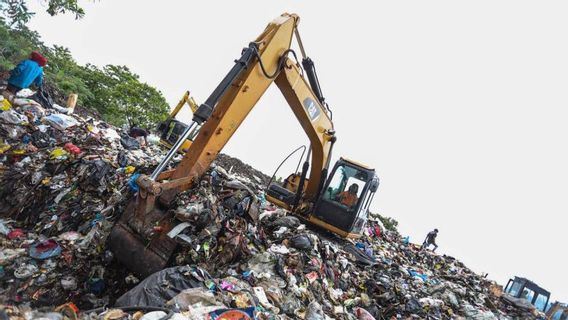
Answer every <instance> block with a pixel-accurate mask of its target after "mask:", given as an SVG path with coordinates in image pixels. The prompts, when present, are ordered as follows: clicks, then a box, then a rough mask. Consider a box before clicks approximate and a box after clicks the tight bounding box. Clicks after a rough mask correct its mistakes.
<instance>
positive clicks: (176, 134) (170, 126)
mask: <svg viewBox="0 0 568 320" xmlns="http://www.w3.org/2000/svg"><path fill="white" fill-rule="evenodd" d="M186 105H187V106H189V107H190V109H191V111H192V112H195V111H196V110H197V108H198V105H197V103H196V102H195V100H194V99H193V97H191V96H190V95H189V91H186V92H185V94H184V95H183V97H182V98H181V100H180V101H179V102H178V104H177V105H176V107H175V108H174V109H173V110H172V112H171V113H170V116H169V117H168V118H167V119H166V121H164V122H162V123H160V125H159V126H158V132H159V133H160V143H161V144H162V145H163V146H165V147H166V148H171V147H172V146H173V145H175V144H176V142H177V141H178V140H179V138H180V136H181V135H183V133H184V132H185V130H186V129H187V128H188V127H189V125H187V124H186V123H184V122H182V121H180V120H178V119H176V116H177V115H178V113H179V112H180V111H181V110H182V108H183V107H185V106H186ZM198 132H199V128H196V129H194V130H193V132H192V133H191V134H190V135H189V137H188V138H187V139H186V140H185V141H184V143H183V144H182V146H181V147H180V148H179V151H180V152H182V153H184V152H186V151H187V150H189V147H191V144H192V143H193V140H194V139H195V136H197V133H198Z"/></svg>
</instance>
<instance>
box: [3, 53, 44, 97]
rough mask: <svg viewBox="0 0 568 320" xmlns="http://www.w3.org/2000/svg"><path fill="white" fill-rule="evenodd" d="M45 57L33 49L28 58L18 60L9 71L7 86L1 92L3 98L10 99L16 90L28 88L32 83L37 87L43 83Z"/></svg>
mask: <svg viewBox="0 0 568 320" xmlns="http://www.w3.org/2000/svg"><path fill="white" fill-rule="evenodd" d="M46 65H47V59H46V58H45V57H44V56H42V55H41V54H40V53H39V52H37V51H33V52H32V53H31V55H30V59H26V60H24V61H22V62H20V63H19V64H18V65H17V66H16V67H15V68H14V69H13V70H12V72H11V73H10V78H8V86H7V87H6V91H4V92H3V95H4V98H6V99H8V100H9V101H12V100H13V98H14V96H15V95H16V94H17V93H18V91H20V90H22V89H26V88H29V87H30V86H31V85H32V84H33V85H35V86H36V87H37V88H41V86H42V85H43V67H45V66H46Z"/></svg>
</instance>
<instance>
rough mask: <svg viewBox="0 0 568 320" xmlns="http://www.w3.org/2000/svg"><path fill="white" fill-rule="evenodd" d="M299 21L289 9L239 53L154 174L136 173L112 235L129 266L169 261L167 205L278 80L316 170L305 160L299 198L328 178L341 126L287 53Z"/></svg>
mask: <svg viewBox="0 0 568 320" xmlns="http://www.w3.org/2000/svg"><path fill="white" fill-rule="evenodd" d="M298 21H299V17H298V16H296V15H294V14H283V15H282V16H280V17H278V18H277V19H275V20H274V21H272V22H271V23H270V24H269V25H268V27H267V28H266V29H265V30H264V32H263V33H262V34H261V35H260V36H259V37H258V38H257V39H256V40H255V41H254V42H252V43H250V44H249V46H248V47H247V48H245V49H243V52H242V56H241V57H240V59H238V60H236V61H235V65H234V66H233V68H232V69H231V70H230V71H229V73H228V74H227V75H226V76H225V78H224V79H223V80H222V81H221V83H220V84H219V85H218V86H217V88H216V89H215V90H214V91H213V93H212V94H211V96H210V97H209V98H208V99H207V100H206V101H205V102H204V103H203V104H202V105H200V106H199V108H198V109H197V110H196V111H195V113H194V116H193V122H192V123H191V124H190V125H189V126H188V128H187V129H186V131H185V132H184V134H183V135H181V136H180V138H179V140H178V143H176V145H174V146H173V148H171V150H170V151H169V153H168V154H167V155H166V157H165V158H164V159H163V161H162V162H161V163H160V164H159V165H158V167H157V168H156V169H155V171H154V172H153V174H152V175H151V176H145V175H141V176H140V177H139V178H138V180H137V184H138V186H139V187H140V191H139V193H138V194H137V196H136V198H135V199H133V200H132V201H131V203H130V204H129V205H128V206H127V208H126V210H125V212H124V214H123V215H122V217H121V219H120V221H119V223H117V225H115V227H114V229H113V232H112V233H111V236H110V245H111V249H112V250H113V251H115V253H116V256H117V257H119V259H120V260H121V261H122V262H123V263H124V264H126V265H127V266H128V267H130V269H132V270H134V271H137V272H138V273H140V274H143V275H147V274H150V273H152V272H154V271H157V270H160V269H161V268H162V267H163V266H164V265H165V264H166V262H167V261H168V259H169V256H170V255H171V253H172V252H173V250H174V248H175V243H174V242H173V240H172V239H170V238H168V237H167V232H168V231H169V230H170V229H171V228H172V225H171V223H172V221H171V220H172V219H171V218H169V217H168V215H167V214H166V212H167V209H168V207H169V205H170V204H171V203H172V201H173V200H174V199H175V197H176V195H177V194H178V193H179V192H181V191H184V190H187V189H189V188H191V187H192V186H194V185H195V183H196V182H197V181H198V179H199V177H201V176H202V175H203V174H204V173H205V172H206V170H207V169H208V168H209V167H210V165H211V163H212V162H213V161H214V160H215V159H216V157H217V155H218V154H219V152H220V151H221V150H222V149H223V147H224V146H225V144H226V143H227V142H228V141H229V139H230V138H231V137H232V135H233V134H234V133H235V131H236V130H237V128H238V127H239V126H240V125H241V123H242V122H243V121H244V119H245V118H246V117H247V115H248V114H249V112H250V111H251V110H252V108H253V107H254V106H255V105H256V103H257V102H258V100H259V99H260V98H261V97H262V95H263V94H264V93H265V92H266V90H267V89H268V87H269V86H270V85H271V84H272V83H273V82H276V84H277V86H278V88H279V89H280V91H281V92H282V94H283V95H284V97H285V99H286V101H287V102H288V104H289V105H290V107H291V109H292V111H293V113H294V115H295V116H296V118H297V119H298V121H299V122H300V124H301V126H302V128H303V130H304V131H305V132H306V134H307V136H308V138H309V140H310V145H311V147H310V150H311V151H310V152H309V154H311V171H310V175H309V179H307V178H306V175H307V172H306V171H307V169H308V167H307V163H306V164H305V166H304V172H303V174H302V181H301V183H300V188H299V191H298V193H297V194H298V201H297V202H301V203H312V204H313V202H314V201H316V199H317V198H318V194H319V191H320V189H321V187H322V182H323V181H324V180H325V178H326V173H327V168H328V166H329V158H330V151H331V148H332V145H333V143H334V142H335V131H334V129H333V123H332V121H331V119H330V116H329V115H328V113H327V111H326V109H324V107H323V106H322V103H320V101H321V100H323V99H321V98H320V96H321V93H319V94H318V95H317V96H316V95H315V94H314V92H313V91H312V89H311V88H310V85H309V84H308V82H307V81H306V80H305V79H304V77H303V76H302V69H301V68H300V66H299V65H298V64H297V63H296V62H295V61H294V60H292V59H290V58H289V57H288V55H289V54H294V53H293V51H291V50H290V45H291V42H292V37H293V36H294V33H295V32H296V33H297V25H298ZM302 50H303V49H302ZM294 55H295V54H294ZM310 80H312V79H310ZM317 90H318V92H319V88H318V89H317ZM322 102H323V101H322ZM199 126H201V127H200V128H199V134H198V135H197V137H196V139H195V141H194V142H193V144H192V145H191V147H190V148H189V150H188V151H187V152H186V154H185V155H184V158H183V160H182V161H181V162H180V163H179V164H178V165H177V167H176V168H175V169H172V170H169V171H163V170H164V169H165V168H166V166H167V165H168V162H169V161H170V160H171V158H172V157H173V156H174V155H175V153H176V152H177V150H178V148H179V147H180V146H181V143H183V141H185V139H186V138H187V137H188V136H189V135H191V134H192V132H193V131H194V130H197V128H198V127H199ZM304 183H305V186H304ZM297 204H298V203H296V205H297ZM156 230H160V231H158V232H156Z"/></svg>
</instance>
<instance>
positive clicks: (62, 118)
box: [44, 113, 79, 131]
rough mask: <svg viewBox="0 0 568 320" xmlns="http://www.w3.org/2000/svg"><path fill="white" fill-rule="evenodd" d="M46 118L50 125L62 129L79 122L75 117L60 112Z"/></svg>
mask: <svg viewBox="0 0 568 320" xmlns="http://www.w3.org/2000/svg"><path fill="white" fill-rule="evenodd" d="M44 119H45V121H47V123H49V125H51V126H52V127H54V128H56V129H59V130H61V131H64V130H65V129H67V128H71V127H73V126H76V125H78V124H79V122H78V121H77V120H75V118H73V117H70V116H68V115H64V114H60V113H55V114H52V115H49V116H47V117H45V118H44Z"/></svg>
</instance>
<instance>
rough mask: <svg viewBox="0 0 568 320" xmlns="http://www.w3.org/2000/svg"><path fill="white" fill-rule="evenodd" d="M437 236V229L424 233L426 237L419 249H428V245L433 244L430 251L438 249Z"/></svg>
mask: <svg viewBox="0 0 568 320" xmlns="http://www.w3.org/2000/svg"><path fill="white" fill-rule="evenodd" d="M437 236H438V229H434V230H433V231H430V232H428V234H427V235H426V239H424V243H422V246H421V247H420V250H423V249H428V247H430V245H433V246H434V249H432V251H433V252H435V251H436V249H438V245H437V244H436V237H437Z"/></svg>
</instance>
